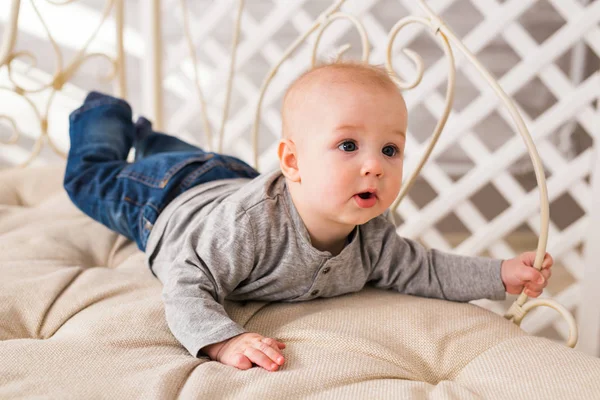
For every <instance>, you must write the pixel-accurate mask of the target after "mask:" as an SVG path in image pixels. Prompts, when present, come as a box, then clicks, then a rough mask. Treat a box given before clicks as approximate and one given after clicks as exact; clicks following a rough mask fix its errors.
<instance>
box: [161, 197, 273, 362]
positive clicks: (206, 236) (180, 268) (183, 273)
mask: <svg viewBox="0 0 600 400" xmlns="http://www.w3.org/2000/svg"><path fill="white" fill-rule="evenodd" d="M161 252H162V256H161ZM161 252H159V254H158V256H157V257H156V258H155V260H154V262H153V265H152V269H153V271H154V273H155V274H156V276H157V277H158V278H159V279H160V280H161V282H162V283H163V301H164V304H165V314H166V318H167V323H168V325H169V328H170V329H171V331H172V332H173V335H174V336H175V337H176V338H177V340H179V342H180V343H181V344H182V345H183V346H184V347H185V348H186V349H187V350H188V351H189V352H190V354H192V355H193V356H198V355H199V354H200V352H201V351H202V352H204V353H205V354H207V355H209V356H210V357H211V359H213V360H220V361H221V362H223V363H225V364H228V365H233V366H236V367H239V368H244V367H245V366H247V365H248V364H247V363H246V362H244V360H243V359H240V360H238V359H239V358H240V357H238V356H236V354H237V353H238V352H240V353H241V354H242V355H243V356H244V357H246V358H249V362H250V361H251V362H255V363H256V364H258V365H260V366H263V365H266V366H267V368H268V369H270V364H271V363H266V362H264V359H263V358H262V357H261V355H259V354H256V352H255V351H253V350H251V349H255V350H256V351H257V352H261V353H262V354H263V355H265V352H266V353H268V354H269V355H272V352H271V351H270V349H271V348H273V347H272V346H271V345H270V344H269V343H270V342H269V343H263V345H264V346H263V345H261V344H257V345H256V346H254V345H253V344H254V343H255V342H256V340H254V338H258V337H259V338H260V339H262V336H260V335H258V334H250V333H246V330H245V329H244V328H243V327H242V326H240V325H239V324H237V323H236V322H234V321H233V320H231V318H229V316H228V315H227V312H226V311H225V309H224V307H223V303H224V300H225V297H226V296H227V295H229V294H230V293H231V292H233V291H234V290H235V288H236V287H237V286H238V285H239V284H240V283H241V282H242V281H244V280H246V279H248V277H249V276H250V274H251V272H252V269H253V267H254V265H255V263H256V262H257V260H258V259H259V258H258V257H257V256H256V255H255V239H254V237H253V231H252V227H251V225H250V221H249V219H248V216H247V215H246V213H245V212H244V211H243V210H238V209H236V208H235V205H228V204H223V205H222V206H220V207H218V208H217V209H215V210H213V211H212V212H211V214H210V216H209V217H208V220H206V221H203V223H202V224H199V225H198V228H197V229H196V230H195V231H194V232H192V233H191V234H190V235H189V236H188V237H187V238H186V240H185V243H184V245H183V246H182V248H180V249H169V248H166V249H164V250H161ZM172 253H174V254H176V256H169V254H172ZM173 258H174V260H173ZM248 338H253V340H251V341H248V340H247V339H248ZM267 339H268V338H267ZM234 344H235V346H233V345H234ZM246 344H252V345H253V346H250V345H248V346H246V347H247V348H246V347H244V348H243V349H241V350H240V348H241V347H243V346H245V345H246ZM267 347H269V349H267ZM215 349H217V351H215ZM273 350H274V349H273ZM246 354H248V355H250V357H248V356H247V355H246ZM265 356H266V355H265ZM280 356H281V355H279V356H275V355H274V356H273V357H275V359H274V360H273V361H276V363H277V364H278V365H281V364H280V363H279V362H278V361H277V360H278V359H279V357H280ZM257 361H258V362H257Z"/></svg>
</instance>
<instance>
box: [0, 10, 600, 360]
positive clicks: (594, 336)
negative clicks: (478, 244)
mask: <svg viewBox="0 0 600 400" xmlns="http://www.w3.org/2000/svg"><path fill="white" fill-rule="evenodd" d="M45 1H46V2H48V3H51V4H55V5H65V4H69V3H72V2H75V1H77V0H63V1H59V0H45ZM418 1H419V5H420V6H421V8H422V10H423V11H424V13H425V15H426V17H415V16H409V17H406V18H403V19H402V20H400V21H399V22H398V23H397V24H396V25H395V26H394V27H393V28H392V29H391V31H390V32H389V36H388V43H387V61H386V68H387V69H388V71H389V72H390V74H392V76H393V78H394V80H395V82H396V83H397V85H398V86H399V87H400V88H401V89H402V90H409V89H412V88H414V87H416V86H417V85H419V83H420V82H421V80H422V78H423V72H424V68H423V62H422V60H421V58H420V56H419V55H418V54H417V53H415V52H413V51H411V50H409V49H404V50H403V51H404V53H405V54H406V55H407V56H408V57H409V58H410V59H412V60H413V61H414V63H415V65H416V66H417V74H416V76H415V77H414V78H413V80H412V81H410V82H407V81H405V80H403V79H401V78H400V77H398V76H397V75H396V73H395V72H394V69H393V66H392V46H393V44H394V40H395V38H396V36H397V34H398V33H399V32H400V31H401V30H402V29H403V28H404V27H405V26H407V25H409V24H421V25H424V26H426V27H427V28H429V30H430V32H431V33H432V35H433V36H434V37H435V38H436V39H437V40H438V41H439V43H440V45H441V47H442V48H443V50H444V53H445V55H446V57H447V60H448V67H449V68H448V71H449V72H448V81H447V89H446V100H445V106H444V107H445V108H444V112H443V113H442V117H441V118H440V119H439V121H438V123H437V125H436V127H435V130H434V132H433V135H432V138H431V139H430V141H429V143H428V146H427V148H426V150H425V151H424V153H423V155H422V157H421V160H420V161H419V163H418V164H417V167H416V168H415V169H414V170H413V172H412V173H411V175H410V177H409V179H408V180H407V181H406V183H405V184H404V186H403V188H402V190H401V192H400V194H399V196H398V198H397V199H396V201H395V202H394V203H393V205H392V207H391V209H392V211H393V212H392V213H391V214H392V215H393V214H394V212H395V211H396V209H397V207H398V205H399V203H400V201H401V200H402V199H403V198H404V196H405V195H406V194H407V192H408V190H409V189H410V187H411V186H412V184H413V183H414V181H415V179H416V177H417V176H418V175H419V173H420V172H421V169H422V168H423V166H424V164H425V162H426V161H427V159H428V158H429V156H430V155H431V153H432V151H433V148H434V146H435V144H436V143H437V141H438V139H439V137H440V134H441V132H442V130H443V129H444V126H445V124H446V121H447V119H448V116H449V114H450V110H451V107H452V101H453V97H454V84H455V62H454V55H453V50H452V47H451V45H450V44H452V45H453V46H454V48H457V49H459V51H460V52H461V53H462V54H463V55H464V56H465V57H466V59H467V60H468V61H469V62H470V63H471V64H472V65H473V66H475V67H476V69H477V70H478V71H479V73H480V74H481V76H482V77H483V78H484V79H485V81H486V82H487V83H488V84H489V85H490V86H491V87H492V88H493V90H494V92H495V93H496V95H497V96H498V97H499V98H500V100H501V101H502V103H503V104H504V105H505V107H506V108H507V110H508V111H509V113H510V116H511V118H512V120H513V121H514V123H515V125H516V128H517V131H518V132H519V134H520V135H521V137H522V139H523V141H524V143H525V146H526V148H527V151H528V153H529V156H530V158H531V160H532V163H533V168H534V171H535V176H536V180H537V184H538V187H539V194H540V197H539V203H540V214H541V215H540V217H541V218H540V225H541V226H540V229H539V241H538V246H537V252H536V259H535V263H534V266H535V268H537V269H540V267H541V263H542V260H543V257H544V254H545V251H546V246H547V241H548V224H549V202H548V192H547V188H546V180H545V175H544V170H543V166H542V163H541V160H540V157H539V155H538V153H537V150H536V147H535V145H534V143H533V140H532V138H531V135H530V134H529V132H528V129H527V127H526V125H525V122H524V121H523V118H522V117H521V115H520V113H519V111H518V110H517V108H516V107H515V106H514V104H513V102H512V100H511V99H510V97H509V96H508V95H507V94H506V93H505V92H504V90H503V89H502V88H501V87H500V86H499V84H498V82H497V81H496V80H495V79H494V77H493V76H492V75H491V74H490V73H489V72H488V71H487V70H486V69H485V68H484V67H483V65H481V63H480V62H479V61H478V60H477V58H476V57H475V56H474V55H473V54H472V53H471V52H470V51H469V49H467V48H466V47H465V45H464V44H463V43H462V42H461V40H459V39H458V38H457V36H456V35H455V34H454V33H453V32H452V30H451V29H450V28H449V27H448V26H447V25H446V24H445V23H444V21H443V20H442V19H440V18H439V16H438V15H436V13H435V12H434V11H433V10H432V9H431V8H430V7H429V6H428V5H427V3H426V2H425V1H424V0H418ZM345 2H346V0H335V1H333V4H332V5H331V6H330V7H329V8H328V9H326V10H325V11H324V12H323V13H322V14H321V15H320V16H319V18H317V20H316V21H315V22H314V23H313V25H312V26H311V27H310V29H308V30H307V31H306V32H305V33H304V34H303V35H302V36H300V37H299V38H298V39H297V40H296V41H295V42H294V43H292V45H290V46H289V48H288V49H287V50H286V51H285V53H284V55H283V57H282V58H281V60H280V61H279V62H278V63H277V64H276V65H275V66H274V67H273V68H272V70H271V71H270V73H269V74H268V76H267V77H266V79H265V80H264V83H263V85H262V88H261V91H260V96H259V98H258V103H257V106H256V113H255V118H254V128H253V133H252V139H253V145H254V146H253V148H254V166H255V167H256V168H259V165H258V164H259V160H258V149H257V148H258V127H259V120H260V115H261V105H262V102H263V99H264V95H265V93H266V91H267V90H268V87H269V84H270V82H271V80H272V79H273V77H274V76H275V74H276V73H277V72H278V69H279V67H280V66H281V65H282V64H283V62H284V61H286V59H287V58H288V57H289V56H290V55H291V54H292V53H293V52H294V51H295V50H296V49H297V48H298V47H299V46H300V45H301V44H302V43H303V42H304V41H305V40H306V39H307V37H309V36H310V35H311V34H313V33H314V32H317V33H316V38H315V41H314V47H313V51H312V65H315V63H316V54H317V49H318V46H319V40H320V38H321V36H322V34H323V32H324V31H325V30H326V29H327V27H328V26H329V24H330V23H332V22H333V21H335V20H337V19H346V20H349V21H350V22H352V24H353V25H354V26H355V27H356V29H357V30H358V32H359V34H360V37H361V41H362V46H363V48H362V50H363V55H362V59H363V61H365V62H368V60H369V42H368V39H367V33H366V30H365V28H364V27H363V25H362V24H361V22H360V21H359V20H358V19H357V18H356V17H354V16H353V15H351V14H348V13H345V12H341V11H340V9H341V7H342V5H343V4H344V3H345ZM149 3H150V4H149V5H148V6H147V7H145V8H143V10H144V12H145V13H147V15H144V17H145V18H146V19H147V20H148V21H150V23H149V24H147V25H146V26H147V27H148V28H149V29H148V31H147V32H145V33H146V35H145V37H146V38H149V39H150V42H151V44H152V45H151V46H148V48H147V57H146V58H147V59H148V60H149V62H148V63H147V64H145V68H144V81H145V82H148V83H150V85H149V87H151V92H150V96H146V97H145V99H144V102H145V103H144V106H143V108H144V111H145V113H146V114H147V115H150V116H152V117H153V119H154V121H155V124H156V126H157V127H158V129H160V128H161V127H162V126H163V105H162V103H163V99H162V57H161V55H162V44H161V23H160V5H161V4H160V3H161V1H160V0H150V1H149ZM32 5H33V7H34V9H35V10H36V13H37V14H38V17H39V19H40V22H41V23H42V24H43V26H44V29H45V30H46V32H47V34H48V39H49V41H50V43H51V44H52V46H53V48H54V50H55V53H56V60H57V67H56V73H55V75H54V77H53V79H52V80H51V81H50V82H48V83H46V84H44V85H42V86H40V87H38V88H35V89H24V88H22V87H20V86H19V85H18V84H17V83H16V82H15V81H14V80H13V78H12V74H11V62H12V61H13V60H15V59H17V58H20V57H29V58H31V59H32V60H35V56H34V55H33V54H31V53H28V52H26V51H20V52H15V51H14V47H15V42H16V37H17V33H18V15H19V9H20V0H12V2H11V5H10V7H11V19H10V24H9V26H8V27H7V28H8V29H7V30H6V33H5V35H4V37H3V39H2V43H1V47H0V67H2V66H6V68H7V69H8V74H9V79H10V80H11V82H12V83H13V87H0V89H2V90H9V91H13V92H14V93H16V94H18V95H21V96H23V98H25V99H26V100H27V101H28V102H29V104H30V105H31V108H32V109H33V110H34V112H35V113H36V115H37V117H38V118H39V121H40V132H41V134H40V136H39V138H38V140H37V141H36V143H35V146H34V149H33V151H32V154H31V156H30V157H29V159H28V160H26V161H25V163H24V165H27V164H28V163H29V162H31V161H32V160H33V159H34V158H35V157H36V156H37V155H38V154H39V152H40V150H41V148H42V146H43V143H44V141H46V142H47V143H48V144H49V145H50V146H51V147H52V148H53V149H54V150H55V151H56V152H57V153H59V154H61V155H63V156H64V153H63V152H62V151H61V150H60V149H59V148H58V147H57V146H56V145H55V144H54V143H53V141H52V139H51V138H50V136H48V119H47V117H48V111H49V108H50V104H51V102H52V98H53V95H54V94H55V93H56V92H57V91H59V90H61V88H62V87H63V85H64V84H65V82H67V81H69V79H70V78H71V77H72V76H73V74H74V73H75V72H76V71H77V69H78V68H79V67H80V66H81V65H82V64H83V63H84V62H85V61H86V60H87V59H89V58H91V57H103V58H106V59H107V60H109V61H110V63H111V65H112V67H113V70H112V71H111V73H110V74H109V75H108V76H107V77H106V78H107V79H110V80H112V79H113V78H115V77H116V80H115V82H116V89H115V91H116V94H117V95H118V96H121V97H124V98H127V87H126V76H125V65H124V62H125V57H124V48H123V28H124V18H123V17H124V0H107V1H106V5H105V8H104V12H103V14H102V19H101V21H100V22H99V24H98V26H97V28H96V29H95V30H94V32H93V34H92V35H91V36H90V37H89V38H88V40H87V41H86V42H85V45H84V46H83V47H82V48H81V49H80V50H79V52H78V53H77V54H76V56H75V57H74V58H73V59H72V60H71V62H70V63H68V64H66V65H63V60H62V57H61V53H60V51H59V50H58V45H57V44H56V42H55V41H54V40H53V38H52V35H51V33H50V31H49V29H48V27H47V26H46V24H45V23H44V19H43V18H42V15H41V14H40V13H39V11H38V10H37V8H36V7H35V3H34V2H33V1H32ZM180 5H181V8H182V11H183V15H184V19H183V21H184V30H185V32H186V38H187V43H188V47H189V51H190V55H191V58H192V60H193V61H194V65H195V60H196V55H195V50H194V44H193V41H192V39H191V35H190V30H189V23H188V17H187V14H188V13H187V6H186V1H185V0H180ZM243 8H244V0H238V9H237V19H236V23H235V24H234V35H233V44H232V51H231V60H230V65H229V74H228V75H229V79H228V82H227V91H226V101H225V106H224V107H223V115H222V120H221V127H220V130H219V133H218V135H219V136H218V148H217V151H222V146H223V135H224V126H225V123H226V121H227V118H228V112H229V100H230V93H231V87H232V81H233V77H234V71H235V60H236V50H237V44H238V38H239V32H240V22H241V15H242V10H243ZM113 9H114V15H115V22H116V28H117V29H116V31H117V41H116V43H117V50H116V57H114V58H112V57H110V56H108V55H106V54H102V53H88V52H87V48H88V46H89V44H90V43H91V42H92V40H93V39H94V37H95V35H96V34H97V32H98V30H99V29H100V27H101V26H102V24H103V23H104V21H105V20H106V18H107V17H108V16H109V14H110V12H111V11H112V10H113ZM347 48H348V47H347V46H346V47H344V48H342V49H340V51H339V52H338V58H339V57H340V56H341V55H342V53H343V52H344V51H346V50H347ZM194 73H195V74H196V75H195V82H196V90H197V94H198V98H199V104H200V106H201V107H200V110H201V114H202V117H203V125H204V131H205V134H206V136H207V141H206V142H207V143H208V144H209V146H210V144H212V143H213V138H212V132H211V127H210V124H209V123H208V118H207V115H206V103H205V100H204V96H203V93H202V88H201V86H200V84H199V79H198V75H197V67H195V68H194ZM43 90H50V91H51V95H50V98H49V100H48V103H47V107H46V109H45V110H44V111H43V112H40V111H39V110H38V109H37V108H36V106H35V105H34V104H33V103H32V102H31V101H30V100H29V99H28V98H27V97H26V94H30V93H36V92H40V91H43ZM1 117H3V118H4V119H6V120H7V121H8V122H9V123H10V124H11V125H12V128H13V135H12V137H11V138H10V139H9V140H8V143H14V142H15V141H16V140H17V138H18V135H19V131H18V129H17V125H16V123H15V122H14V120H13V119H12V118H11V117H10V116H7V115H3V116H1ZM596 164H597V165H596V168H595V171H594V175H593V180H594V182H593V187H595V193H594V198H600V163H598V162H597V163H596ZM591 219H592V222H591V228H590V235H589V240H590V242H591V240H593V239H594V238H595V230H596V228H594V227H595V226H600V210H594V212H593V215H592V217H591ZM599 258H600V250H599V248H598V246H587V266H588V267H587V268H586V279H585V280H584V288H583V289H584V291H585V294H584V298H585V299H588V301H584V302H583V303H582V304H583V306H582V308H581V309H580V318H581V320H582V321H583V320H585V321H588V323H586V324H582V327H583V329H581V338H582V342H583V345H582V346H581V348H582V349H584V350H585V351H587V352H588V353H590V354H595V355H600V340H599V337H600V311H599V305H600V295H598V291H597V289H596V287H595V285H594V283H595V282H600V271H599V269H598V268H595V266H594V264H595V262H594V260H597V259H599ZM586 283H587V284H586ZM527 300H528V299H527V296H526V295H525V294H521V295H520V296H519V298H518V299H517V300H516V301H515V302H514V303H513V304H512V306H511V307H510V308H509V310H508V311H507V312H506V314H505V317H506V318H507V319H510V320H512V321H513V322H514V323H516V324H517V325H520V323H521V321H522V320H523V318H524V316H525V315H526V314H527V312H528V311H529V310H531V309H533V308H535V307H539V306H548V307H551V308H554V309H555V310H557V311H558V312H559V313H560V314H561V315H562V316H563V317H564V318H565V319H566V320H567V322H568V325H569V338H568V340H567V345H568V346H571V347H574V346H575V344H576V342H577V336H578V330H577V326H576V324H575V321H574V319H573V317H572V316H571V314H570V313H569V311H568V310H567V309H566V308H564V307H563V306H561V305H560V304H558V303H557V302H555V301H552V300H549V299H534V300H530V301H527Z"/></svg>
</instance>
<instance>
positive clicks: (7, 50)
mask: <svg viewBox="0 0 600 400" xmlns="http://www.w3.org/2000/svg"><path fill="white" fill-rule="evenodd" d="M45 1H46V2H47V3H49V4H52V5H54V6H64V5H67V4H71V3H74V2H75V1H77V0H62V1H58V0H45ZM30 2H31V6H32V8H33V10H34V12H35V14H36V15H37V17H38V19H39V21H40V24H41V25H42V27H43V29H44V31H45V32H46V35H47V37H48V41H49V42H50V45H51V46H52V49H53V51H54V55H55V60H56V67H55V72H54V74H53V75H52V78H51V80H50V81H49V82H44V83H41V84H39V85H37V86H36V87H33V88H26V87H24V86H23V85H21V84H19V82H17V79H16V78H15V76H14V74H13V65H12V64H13V62H14V61H15V60H17V59H21V60H23V59H28V60H29V69H28V70H27V71H26V72H25V75H27V73H28V72H29V70H30V69H31V68H32V67H35V66H36V63H37V58H36V56H35V55H34V54H33V53H31V52H28V51H15V50H14V46H15V43H16V38H17V34H18V18H19V10H20V5H21V1H20V0H12V4H11V13H10V21H9V23H8V24H7V30H6V32H5V34H4V35H3V40H2V44H1V47H0V67H3V66H6V68H7V72H8V80H9V81H10V83H11V84H12V87H1V88H0V89H1V90H3V91H9V92H12V93H14V94H15V95H17V96H20V97H21V98H23V99H24V100H26V102H27V103H28V104H29V106H30V107H32V109H33V110H34V111H35V115H36V117H37V118H38V120H39V127H40V135H39V137H38V138H37V140H36V141H35V143H34V147H33V149H32V151H31V154H30V156H29V157H28V158H27V160H25V161H24V162H22V163H21V164H20V165H19V166H20V167H24V166H27V165H29V164H30V163H31V162H32V161H33V160H34V159H35V158H36V157H37V156H38V155H39V153H40V151H41V148H42V145H43V143H44V142H47V143H48V144H49V145H50V147H51V148H52V149H53V150H54V151H55V152H56V153H58V154H59V155H60V156H62V157H65V156H66V154H65V153H64V152H63V151H62V150H60V149H59V148H58V146H56V144H55V143H54V141H53V140H52V138H51V137H50V136H49V135H48V112H49V110H50V107H51V105H52V101H53V99H54V96H55V94H56V92H57V91H59V90H61V89H62V87H63V86H64V84H65V83H66V82H68V81H69V80H70V79H71V78H72V77H73V75H74V74H75V73H76V72H77V71H78V70H79V68H81V66H82V65H83V64H84V63H85V62H86V61H87V60H89V59H91V58H103V59H105V60H107V61H108V62H109V64H110V67H111V69H110V71H109V72H108V73H107V74H106V75H105V76H103V77H101V79H103V80H109V81H110V80H113V79H114V78H115V77H116V76H117V75H119V78H120V92H121V93H120V94H121V95H124V93H123V92H124V89H123V88H124V79H125V78H124V76H123V75H124V74H123V68H122V63H123V59H122V57H117V58H113V57H111V56H109V55H107V54H104V53H87V49H88V47H89V45H90V43H91V42H92V41H93V39H94V38H95V37H96V35H97V34H98V32H99V30H100V28H101V27H102V25H103V24H104V22H105V21H106V19H107V18H108V16H109V14H110V12H111V11H112V10H113V9H116V10H117V12H116V13H117V20H118V23H117V24H116V25H117V30H120V32H118V36H119V37H122V29H123V23H122V15H123V0H107V1H106V3H105V6H104V10H103V12H102V17H101V19H100V21H99V22H98V24H97V25H96V27H95V29H94V31H93V32H92V33H91V34H90V36H89V37H88V38H87V40H86V41H85V43H84V45H83V47H82V48H81V49H80V50H79V51H78V52H77V54H76V55H75V56H74V57H73V59H72V60H71V62H70V63H69V64H68V65H66V66H64V61H63V57H62V53H61V51H60V49H59V46H58V44H57V43H56V41H55V40H54V38H53V36H52V34H51V32H50V29H49V28H48V25H47V24H46V21H45V20H44V18H43V17H42V14H41V13H40V11H39V9H38V7H37V5H36V2H35V1H34V0H30ZM118 45H119V47H121V46H122V43H119V44H118ZM119 53H120V54H122V51H121V52H119ZM118 72H120V73H118ZM44 90H49V91H50V95H49V97H48V100H47V102H46V104H45V109H44V110H43V112H41V111H40V110H38V108H37V106H36V105H35V104H34V103H33V102H32V101H31V100H30V99H29V97H28V95H31V94H35V93H39V92H42V91H44ZM0 119H4V120H6V121H7V122H8V123H9V125H10V127H11V130H12V135H11V137H10V138H9V139H8V140H4V141H2V142H1V143H2V144H14V143H15V142H17V140H18V138H19V136H20V135H21V134H22V132H21V131H20V130H19V128H18V126H17V123H16V121H15V120H14V118H12V117H10V116H7V115H2V116H0Z"/></svg>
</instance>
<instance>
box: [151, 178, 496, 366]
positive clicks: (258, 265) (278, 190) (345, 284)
mask: <svg viewBox="0 0 600 400" xmlns="http://www.w3.org/2000/svg"><path fill="white" fill-rule="evenodd" d="M146 254H147V256H148V262H149V265H150V266H151V268H152V271H153V273H154V274H155V275H156V276H157V277H158V278H159V279H160V281H161V282H162V283H163V300H164V304H165V313H166V318H167V322H168V324H169V327H170V329H171V331H172V332H173V334H174V335H175V337H176V338H177V339H178V340H179V341H180V342H181V343H182V344H183V346H185V348H186V349H187V350H188V351H189V352H190V353H191V354H192V355H194V356H197V355H198V353H199V350H200V349H201V348H203V347H204V346H207V345H209V344H213V343H217V342H220V341H223V340H225V339H228V338H231V337H233V336H236V335H238V334H240V333H243V332H245V330H244V328H243V327H242V326H240V325H238V324H237V323H235V322H233V321H232V320H231V319H230V318H229V317H228V315H227V313H226V312H225V309H224V308H223V302H224V300H225V299H227V300H239V301H244V300H256V301H288V302H296V301H305V300H311V299H314V298H316V297H332V296H338V295H341V294H344V293H351V292H356V291H359V290H361V289H362V288H363V287H364V285H365V284H366V283H368V282H369V283H371V284H372V285H374V286H376V287H380V288H385V289H393V290H396V291H398V292H401V293H406V294H412V295H418V296H425V297H435V298H441V299H448V300H453V301H470V300H474V299H480V298H490V299H503V298H504V297H505V288H504V285H503V283H502V280H501V277H500V265H501V262H500V260H493V259H488V258H480V257H465V256H458V255H452V254H447V253H443V252H440V251H437V250H426V249H425V248H423V247H422V246H421V245H419V244H418V243H417V242H414V241H412V240H409V239H404V238H401V237H399V236H398V235H397V234H396V231H395V228H394V226H393V225H392V224H391V223H390V222H389V221H388V220H387V219H386V218H385V217H384V216H379V217H376V218H374V219H372V220H371V221H369V222H367V223H366V224H363V225H360V226H357V227H356V228H355V230H354V231H353V232H352V234H351V235H350V236H349V241H348V243H347V245H346V247H345V248H344V249H343V250H342V252H341V253H340V254H338V255H336V256H332V255H331V254H330V253H329V252H326V251H320V250H317V249H316V248H314V247H313V246H312V245H311V242H310V236H309V234H308V232H307V230H306V227H305V226H304V224H303V222H302V219H301V218H300V215H299V214H298V212H297V210H296V208H295V207H294V204H293V202H292V199H291V196H290V194H289V191H288V189H287V186H286V182H285V178H284V177H283V175H282V174H281V172H279V171H275V172H273V173H269V174H263V175H261V176H259V177H257V178H255V179H253V180H248V179H233V180H223V181H216V182H211V183H207V184H203V185H200V186H198V187H196V188H194V189H192V190H189V191H187V192H186V193H184V194H182V195H180V196H178V197H177V198H176V199H175V200H174V201H173V202H172V203H171V204H170V205H169V206H168V207H167V208H166V209H165V210H164V211H163V212H162V213H161V215H160V216H159V218H158V220H157V221H156V224H155V225H154V227H153V229H152V232H151V234H150V237H149V240H148V244H147V248H146Z"/></svg>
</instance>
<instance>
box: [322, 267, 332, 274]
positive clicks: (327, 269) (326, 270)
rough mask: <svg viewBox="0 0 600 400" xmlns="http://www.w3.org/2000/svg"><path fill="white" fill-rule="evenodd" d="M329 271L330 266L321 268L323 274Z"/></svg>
mask: <svg viewBox="0 0 600 400" xmlns="http://www.w3.org/2000/svg"><path fill="white" fill-rule="evenodd" d="M329 271H331V268H329V267H325V268H323V273H324V274H328V273H329Z"/></svg>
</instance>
